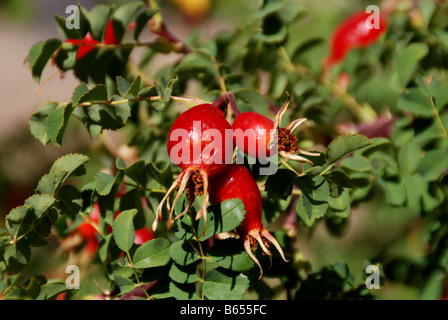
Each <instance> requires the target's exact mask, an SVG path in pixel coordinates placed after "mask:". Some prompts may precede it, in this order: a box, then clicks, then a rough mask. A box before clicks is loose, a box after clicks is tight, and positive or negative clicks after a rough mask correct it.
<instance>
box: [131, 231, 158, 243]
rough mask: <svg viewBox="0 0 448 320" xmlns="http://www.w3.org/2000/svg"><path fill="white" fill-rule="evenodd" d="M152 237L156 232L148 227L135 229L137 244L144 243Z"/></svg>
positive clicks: (135, 241)
mask: <svg viewBox="0 0 448 320" xmlns="http://www.w3.org/2000/svg"><path fill="white" fill-rule="evenodd" d="M152 239H154V233H153V232H152V231H151V230H150V229H148V228H147V227H143V228H141V229H139V230H136V231H135V240H134V243H135V244H138V245H142V244H144V243H146V242H148V241H149V240H152Z"/></svg>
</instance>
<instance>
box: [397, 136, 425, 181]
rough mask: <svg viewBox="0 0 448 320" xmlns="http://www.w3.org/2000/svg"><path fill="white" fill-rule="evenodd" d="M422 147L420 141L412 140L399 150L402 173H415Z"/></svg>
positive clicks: (399, 163)
mask: <svg viewBox="0 0 448 320" xmlns="http://www.w3.org/2000/svg"><path fill="white" fill-rule="evenodd" d="M421 153H422V149H421V148H420V146H419V145H418V143H415V142H410V143H407V144H406V145H404V147H403V148H401V149H400V151H399V152H398V165H399V168H400V172H401V173H402V175H411V174H413V173H414V172H415V171H416V170H417V167H418V164H419V161H420V158H421V156H420V155H421Z"/></svg>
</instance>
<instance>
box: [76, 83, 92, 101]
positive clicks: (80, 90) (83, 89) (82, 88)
mask: <svg viewBox="0 0 448 320" xmlns="http://www.w3.org/2000/svg"><path fill="white" fill-rule="evenodd" d="M88 92H89V87H87V85H86V84H85V83H81V84H79V85H78V86H77V87H76V88H75V90H73V93H72V104H73V106H75V107H76V106H77V105H78V104H79V99H81V97H83V96H84V95H85V94H86V93H88Z"/></svg>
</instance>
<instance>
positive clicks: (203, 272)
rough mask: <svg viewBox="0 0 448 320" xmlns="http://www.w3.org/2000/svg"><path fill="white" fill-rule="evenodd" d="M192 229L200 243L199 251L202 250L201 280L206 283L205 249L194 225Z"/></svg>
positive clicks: (202, 297)
mask: <svg viewBox="0 0 448 320" xmlns="http://www.w3.org/2000/svg"><path fill="white" fill-rule="evenodd" d="M191 230H192V231H193V235H194V239H195V240H196V242H197V244H198V248H199V252H200V254H201V260H202V273H201V279H200V281H201V282H202V283H204V282H205V273H206V272H207V267H206V261H205V254H204V249H203V248H202V244H201V241H200V240H199V237H198V234H197V232H196V229H195V228H194V227H193V225H192V226H191ZM201 299H202V300H204V292H203V290H201Z"/></svg>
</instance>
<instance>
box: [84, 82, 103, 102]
mask: <svg viewBox="0 0 448 320" xmlns="http://www.w3.org/2000/svg"><path fill="white" fill-rule="evenodd" d="M80 90H81V89H80ZM98 101H107V88H106V86H105V85H104V84H97V85H95V86H94V87H93V88H92V89H90V90H89V91H87V92H86V93H84V94H83V95H82V96H81V97H79V99H78V104H82V103H85V102H98Z"/></svg>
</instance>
